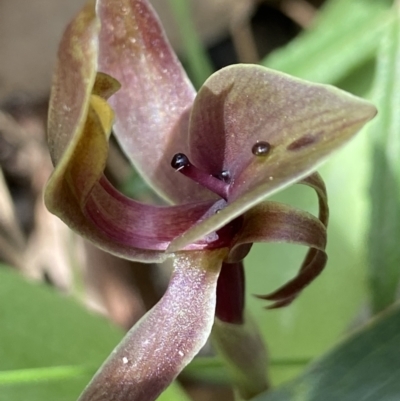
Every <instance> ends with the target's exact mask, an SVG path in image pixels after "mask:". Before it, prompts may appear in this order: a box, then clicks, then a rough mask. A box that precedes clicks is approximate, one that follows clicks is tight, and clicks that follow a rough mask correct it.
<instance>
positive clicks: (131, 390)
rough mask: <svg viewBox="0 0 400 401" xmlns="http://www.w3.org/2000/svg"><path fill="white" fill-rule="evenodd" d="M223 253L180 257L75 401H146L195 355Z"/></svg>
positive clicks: (210, 312) (209, 318) (207, 326)
mask: <svg viewBox="0 0 400 401" xmlns="http://www.w3.org/2000/svg"><path fill="white" fill-rule="evenodd" d="M226 252H227V250H226V249H220V250H216V251H202V252H196V251H192V252H182V253H180V254H178V255H177V256H176V258H175V259H174V271H173V273H172V277H171V280H170V283H169V286H168V290H167V292H166V293H165V294H164V296H163V298H162V299H161V301H160V302H159V303H158V304H157V305H156V306H155V307H154V308H153V309H151V310H150V311H149V312H148V313H147V314H146V315H145V316H144V317H143V318H142V319H141V320H140V321H139V322H138V323H137V324H136V325H135V326H134V327H133V328H132V329H131V330H130V331H129V332H128V334H127V335H126V337H125V338H124V340H123V341H122V342H121V343H120V344H119V345H118V347H117V348H116V349H115V350H114V351H113V352H112V353H111V355H110V356H109V358H108V359H107V360H106V362H105V363H104V364H103V366H102V367H101V368H100V369H99V371H98V373H97V374H96V375H95V377H94V378H93V379H92V381H91V382H90V383H89V385H88V386H87V388H86V390H85V391H84V392H83V394H82V395H81V397H80V398H79V401H110V400H113V401H152V400H155V399H156V398H157V397H158V395H159V394H160V393H161V392H162V391H163V390H164V389H165V388H166V387H167V386H168V385H169V384H170V383H171V382H172V381H173V380H174V379H175V378H176V376H177V375H178V374H179V373H180V372H181V370H182V369H183V368H184V367H185V366H186V365H187V364H188V363H189V362H190V361H191V360H192V359H193V357H194V356H195V355H196V354H197V353H198V352H199V351H200V349H201V348H202V347H203V345H204V344H205V342H206V341H207V338H208V336H209V335H210V332H211V328H212V325H213V322H214V313H215V303H216V285H217V280H218V275H219V271H220V268H221V264H222V260H223V258H224V256H225V255H226Z"/></svg>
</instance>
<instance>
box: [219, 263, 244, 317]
mask: <svg viewBox="0 0 400 401" xmlns="http://www.w3.org/2000/svg"><path fill="white" fill-rule="evenodd" d="M244 305H245V280H244V269H243V263H242V262H239V263H223V264H222V269H221V273H220V275H219V278H218V284H217V305H216V309H215V315H216V316H217V317H218V319H220V320H222V321H223V322H225V323H234V324H242V323H243V311H244Z"/></svg>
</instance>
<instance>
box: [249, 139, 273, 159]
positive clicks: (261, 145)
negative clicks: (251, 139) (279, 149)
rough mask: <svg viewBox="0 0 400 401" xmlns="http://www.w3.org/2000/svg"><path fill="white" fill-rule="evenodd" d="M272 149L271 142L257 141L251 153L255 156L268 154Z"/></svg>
mask: <svg viewBox="0 0 400 401" xmlns="http://www.w3.org/2000/svg"><path fill="white" fill-rule="evenodd" d="M270 150H271V144H270V143H269V142H264V141H260V142H256V143H255V144H254V145H253V147H252V148H251V153H253V155H254V156H266V155H267V154H268V153H269V152H270Z"/></svg>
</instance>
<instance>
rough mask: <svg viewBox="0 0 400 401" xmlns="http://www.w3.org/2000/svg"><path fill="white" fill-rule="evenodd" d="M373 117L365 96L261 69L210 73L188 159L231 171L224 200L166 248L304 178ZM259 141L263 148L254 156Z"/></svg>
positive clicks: (175, 246)
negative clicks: (223, 205) (265, 149)
mask: <svg viewBox="0 0 400 401" xmlns="http://www.w3.org/2000/svg"><path fill="white" fill-rule="evenodd" d="M375 114H376V109H375V107H374V106H373V105H371V104H370V103H368V102H367V101H365V100H363V99H360V98H357V97H355V96H352V95H350V94H347V93H346V92H343V91H341V90H339V89H336V88H334V87H331V86H327V85H320V84H312V83H309V82H306V81H302V80H300V79H297V78H293V77H290V76H288V75H286V74H283V73H280V72H276V71H272V70H269V69H266V68H264V67H260V66H254V65H234V66H230V67H226V68H224V69H222V70H220V71H218V72H216V73H215V74H213V75H212V76H211V77H210V78H209V79H208V80H207V81H206V82H205V84H204V85H203V87H202V88H201V89H200V91H199V94H198V96H197V98H196V101H195V104H194V106H193V110H192V115H191V121H190V159H191V161H192V163H193V164H194V165H196V166H197V167H199V168H202V169H203V170H204V171H206V172H208V173H209V174H213V175H214V174H218V173H219V172H221V171H222V170H224V171H228V172H229V173H230V177H231V187H230V190H229V195H228V205H227V207H226V208H224V209H223V210H221V211H220V212H219V213H218V214H217V215H215V216H212V217H210V218H209V219H208V220H206V221H204V222H202V223H201V224H199V225H198V226H196V227H193V228H191V229H190V230H189V231H188V232H186V233H184V234H183V235H182V236H181V237H180V238H177V239H176V240H174V242H173V243H172V244H171V246H170V251H173V250H174V249H179V248H181V247H182V246H185V245H186V244H188V243H191V242H194V241H196V240H197V239H198V238H202V237H203V236H204V235H206V234H207V233H209V232H212V231H215V230H218V229H219V228H220V227H222V226H224V225H225V224H227V223H228V222H229V221H231V220H232V219H234V218H236V217H238V216H239V215H241V214H243V213H244V212H246V211H247V210H249V209H250V208H251V207H253V206H255V205H256V204H257V203H259V202H261V201H262V200H264V199H265V198H267V197H268V196H271V195H273V194H274V193H276V192H278V191H280V190H282V189H283V188H285V187H287V186H289V185H291V184H293V183H295V182H298V181H300V180H301V179H303V178H304V177H307V176H308V175H309V174H310V173H312V172H313V171H315V170H316V169H317V167H318V166H319V165H320V164H322V163H323V162H324V161H325V160H326V158H327V157H328V156H329V154H330V153H332V152H333V151H335V150H337V149H338V148H340V147H341V146H342V145H343V144H345V143H346V142H347V141H348V140H349V139H350V138H351V137H352V136H354V134H355V133H356V132H357V131H358V130H359V129H361V127H362V126H363V125H365V124H366V123H367V122H368V121H369V120H370V119H372V118H373V117H374V115H375ZM263 142H264V143H265V142H266V143H267V144H268V147H269V151H268V152H266V153H265V154H264V155H259V156H257V155H255V154H253V152H252V151H253V150H254V149H253V146H254V145H255V144H257V143H258V144H260V143H261V144H262V143H263Z"/></svg>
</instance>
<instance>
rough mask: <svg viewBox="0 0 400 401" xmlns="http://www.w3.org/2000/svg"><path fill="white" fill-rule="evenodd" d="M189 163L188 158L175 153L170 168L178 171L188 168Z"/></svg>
mask: <svg viewBox="0 0 400 401" xmlns="http://www.w3.org/2000/svg"><path fill="white" fill-rule="evenodd" d="M189 165H190V162H189V159H188V157H187V156H186V155H185V154H183V153H177V154H176V155H175V156H174V157H173V158H172V161H171V166H172V168H174V169H175V170H179V169H181V168H183V167H186V166H189Z"/></svg>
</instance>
